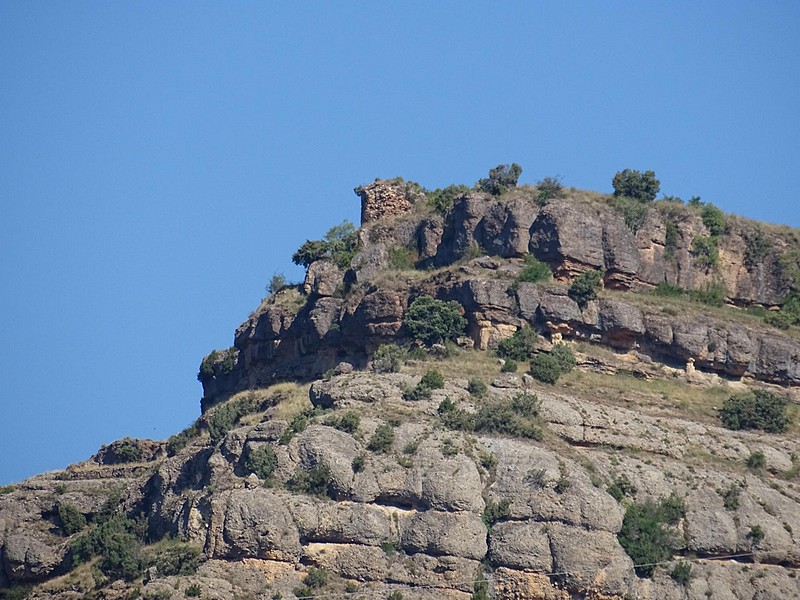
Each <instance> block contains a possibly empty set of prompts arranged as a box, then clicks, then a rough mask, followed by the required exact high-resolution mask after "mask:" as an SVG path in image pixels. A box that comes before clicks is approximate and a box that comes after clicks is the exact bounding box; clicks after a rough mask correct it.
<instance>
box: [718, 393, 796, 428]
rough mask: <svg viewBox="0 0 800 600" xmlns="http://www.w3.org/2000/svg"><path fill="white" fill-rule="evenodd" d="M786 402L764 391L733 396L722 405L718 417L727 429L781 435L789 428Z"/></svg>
mask: <svg viewBox="0 0 800 600" xmlns="http://www.w3.org/2000/svg"><path fill="white" fill-rule="evenodd" d="M786 407H787V402H786V400H785V399H784V398H781V397H780V396H776V395H775V394H773V393H772V392H768V391H766V390H753V391H751V392H747V393H744V394H734V395H732V396H731V397H730V398H728V399H727V400H725V402H724V403H723V404H722V409H721V410H720V413H719V417H720V420H721V421H722V424H723V425H724V426H725V427H727V428H728V429H734V430H738V429H761V430H763V431H766V432H767V433H782V432H784V431H786V429H787V428H788V427H789V417H788V415H787V414H786Z"/></svg>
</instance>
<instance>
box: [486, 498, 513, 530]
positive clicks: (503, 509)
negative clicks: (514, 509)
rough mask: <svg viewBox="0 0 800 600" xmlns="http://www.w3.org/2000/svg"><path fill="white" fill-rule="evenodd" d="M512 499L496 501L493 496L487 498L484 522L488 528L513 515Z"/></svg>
mask: <svg viewBox="0 0 800 600" xmlns="http://www.w3.org/2000/svg"><path fill="white" fill-rule="evenodd" d="M510 507H511V500H509V499H508V498H503V499H502V500H500V502H494V501H493V500H492V499H491V498H487V499H486V507H485V508H484V509H483V523H484V524H485V525H486V527H487V528H491V527H492V525H494V524H495V523H497V522H498V521H501V520H503V519H507V518H508V517H510V516H511V510H510Z"/></svg>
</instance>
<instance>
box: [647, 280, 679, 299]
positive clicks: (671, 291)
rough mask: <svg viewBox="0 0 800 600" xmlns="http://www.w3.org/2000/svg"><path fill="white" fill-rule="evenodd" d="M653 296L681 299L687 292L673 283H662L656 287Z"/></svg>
mask: <svg viewBox="0 0 800 600" xmlns="http://www.w3.org/2000/svg"><path fill="white" fill-rule="evenodd" d="M653 294H655V295H656V296H662V297H665V298H680V297H681V296H683V295H684V294H686V290H684V289H683V288H682V287H678V286H677V285H672V284H671V283H667V282H666V281H662V282H661V283H659V284H658V285H657V286H656V287H655V289H653Z"/></svg>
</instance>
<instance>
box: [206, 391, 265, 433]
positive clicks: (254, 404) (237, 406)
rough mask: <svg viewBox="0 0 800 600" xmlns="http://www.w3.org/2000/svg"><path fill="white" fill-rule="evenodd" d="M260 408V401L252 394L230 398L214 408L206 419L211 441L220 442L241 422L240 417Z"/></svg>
mask: <svg viewBox="0 0 800 600" xmlns="http://www.w3.org/2000/svg"><path fill="white" fill-rule="evenodd" d="M258 409H259V402H258V401H257V400H256V399H254V398H252V397H250V396H244V397H242V398H237V399H235V400H229V401H228V402H226V403H224V404H220V405H219V406H217V407H216V408H214V411H213V412H212V413H211V415H210V416H208V417H207V419H206V427H207V428H208V433H209V435H210V436H211V442H212V443H214V444H216V443H217V442H219V441H220V440H221V439H222V438H224V437H225V435H226V434H227V433H228V432H229V431H230V430H231V429H233V428H234V427H235V426H236V425H237V424H238V423H239V419H241V418H242V417H243V416H244V415H247V414H250V413H252V412H255V411H257V410H258Z"/></svg>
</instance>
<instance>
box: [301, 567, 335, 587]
mask: <svg viewBox="0 0 800 600" xmlns="http://www.w3.org/2000/svg"><path fill="white" fill-rule="evenodd" d="M328 578H329V575H328V572H327V571H326V570H325V569H315V568H314V567H311V568H310V569H309V570H308V575H306V576H305V577H304V578H303V585H305V586H308V587H310V588H311V589H312V590H318V589H320V588H324V587H325V586H326V585H328Z"/></svg>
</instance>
